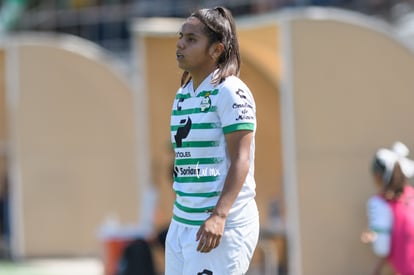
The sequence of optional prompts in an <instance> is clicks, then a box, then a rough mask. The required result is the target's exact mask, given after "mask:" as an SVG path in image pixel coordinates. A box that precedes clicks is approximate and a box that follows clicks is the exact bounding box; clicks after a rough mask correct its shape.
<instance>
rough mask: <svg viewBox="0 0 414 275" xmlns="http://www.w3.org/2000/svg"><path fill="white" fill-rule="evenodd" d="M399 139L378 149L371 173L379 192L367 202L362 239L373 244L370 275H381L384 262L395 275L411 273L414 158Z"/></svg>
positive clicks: (413, 259) (413, 258)
mask: <svg viewBox="0 0 414 275" xmlns="http://www.w3.org/2000/svg"><path fill="white" fill-rule="evenodd" d="M408 154H409V150H408V148H407V146H405V145H404V144H403V143H401V142H396V143H395V144H394V145H393V147H392V149H386V148H381V149H379V150H378V151H377V152H376V154H375V157H374V160H373V164H372V174H373V178H374V183H375V185H376V187H377V188H378V193H377V194H376V195H374V196H372V197H371V198H370V199H369V200H368V202H367V217H368V225H369V231H367V232H364V233H363V234H362V236H361V238H362V241H363V242H366V243H368V242H369V243H372V248H373V251H374V253H375V255H376V256H378V260H377V262H376V263H375V264H374V266H373V270H372V273H371V274H372V275H379V274H381V270H382V269H383V267H384V266H385V264H386V263H388V265H389V266H390V267H391V268H392V269H393V270H394V272H395V274H398V275H414V188H413V187H412V186H411V185H410V184H409V182H408V180H407V178H410V177H412V176H413V175H414V161H412V160H410V159H408V158H407V156H408Z"/></svg>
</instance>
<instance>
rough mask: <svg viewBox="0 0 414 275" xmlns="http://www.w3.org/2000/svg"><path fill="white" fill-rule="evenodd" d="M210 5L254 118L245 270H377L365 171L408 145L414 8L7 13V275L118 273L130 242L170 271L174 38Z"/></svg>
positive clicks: (111, 8)
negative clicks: (254, 237)
mask: <svg viewBox="0 0 414 275" xmlns="http://www.w3.org/2000/svg"><path fill="white" fill-rule="evenodd" d="M216 5H224V6H226V7H228V8H229V9H230V10H231V11H232V12H233V14H234V16H235V17H236V22H237V25H238V31H239V37H240V38H239V41H240V47H241V54H242V63H243V65H242V72H241V78H242V79H243V80H244V81H245V82H246V83H247V84H248V86H249V87H250V88H251V89H252V91H253V93H254V95H255V98H256V101H257V106H258V125H259V127H258V132H257V156H256V179H257V185H258V188H257V201H258V205H259V210H260V216H261V225H262V231H261V236H260V241H259V245H258V248H257V250H256V253H255V256H254V259H253V261H252V265H251V270H250V271H249V274H251V275H254V274H264V275H269V274H273V275H274V274H282V275H283V274H285V275H286V274H290V275H296V274H298V275H300V274H309V275H314V274H334V275H341V274H343V275H349V274H367V273H368V270H369V269H370V267H371V265H372V263H373V260H374V257H373V254H372V252H371V250H370V248H369V247H368V246H365V245H363V244H362V243H361V242H360V240H359V235H360V233H361V232H362V230H364V229H365V227H366V221H365V202H366V200H367V198H368V197H369V196H370V195H371V194H373V193H374V192H375V190H374V188H373V184H371V182H372V180H371V178H370V173H369V165H370V161H371V159H372V156H373V153H374V152H375V150H376V149H377V148H378V147H384V146H385V147H387V146H390V145H391V143H392V142H394V141H396V140H401V141H403V142H405V143H406V144H407V145H408V147H409V148H414V131H413V130H412V129H411V127H410V125H411V117H413V116H414V108H413V107H412V102H414V78H413V77H412V72H413V71H414V50H413V49H414V46H413V45H414V1H381V0H370V1H368V0H367V1H346V0H342V1H341V0H332V1H328V0H326V1H323V0H320V1H274V0H228V1H220V0H211V1H194V0H148V1H147V0H138V1H132V0H131V1H113V0H107V1H93V0H90V1H88V0H84V1H82V0H73V1H69V0H67V1H65V0H55V1H48V0H44V1H30V0H9V1H0V41H1V43H0V178H1V179H2V180H1V181H0V207H1V209H0V213H1V214H0V232H1V237H0V275H2V274H5V275H6V274H7V275H17V274H24V275H35V274H36V275H52V274H53V275H65V274H71V275H76V274H79V275H81V274H82V275H83V274H85V275H86V274H88V275H98V274H99V275H103V274H105V275H115V273H114V272H115V270H116V268H117V267H118V265H119V264H120V261H121V257H123V255H124V252H125V248H126V247H127V246H129V245H130V244H131V243H133V241H136V240H142V241H143V242H145V244H146V245H147V248H148V251H147V252H148V253H150V255H151V257H152V259H153V261H154V266H155V269H156V273H157V274H163V247H162V242H163V234H164V233H165V230H166V226H167V225H168V222H169V219H170V218H171V207H172V204H173V201H174V195H173V194H172V191H171V186H170V185H171V172H172V171H171V163H172V159H173V155H172V151H171V148H170V144H169V113H170V110H171V106H170V105H171V102H172V100H173V98H174V95H175V91H176V88H177V87H178V85H179V79H180V76H181V72H180V70H179V69H178V68H176V62H175V41H176V32H177V31H178V29H179V26H180V24H181V22H182V18H185V17H186V16H188V15H189V14H190V12H192V11H193V10H195V9H197V8H199V7H213V6H216ZM160 79H161V80H160Z"/></svg>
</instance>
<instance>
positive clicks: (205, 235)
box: [196, 214, 226, 253]
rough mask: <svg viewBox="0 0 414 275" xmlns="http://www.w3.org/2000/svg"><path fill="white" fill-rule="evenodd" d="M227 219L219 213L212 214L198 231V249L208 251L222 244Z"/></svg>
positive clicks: (203, 251)
mask: <svg viewBox="0 0 414 275" xmlns="http://www.w3.org/2000/svg"><path fill="white" fill-rule="evenodd" d="M225 223H226V219H225V218H224V217H220V216H218V215H214V214H213V215H211V216H210V217H209V218H208V219H207V220H206V221H205V222H204V223H203V224H202V225H201V226H200V229H199V230H198V232H197V238H196V241H198V246H197V251H199V252H201V253H208V252H210V251H211V250H213V249H214V248H216V247H217V246H219V244H220V240H221V237H222V236H223V232H224V225H225Z"/></svg>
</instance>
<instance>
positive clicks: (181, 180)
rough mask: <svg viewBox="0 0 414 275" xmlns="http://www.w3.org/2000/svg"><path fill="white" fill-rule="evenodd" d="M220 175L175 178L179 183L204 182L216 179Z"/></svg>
mask: <svg viewBox="0 0 414 275" xmlns="http://www.w3.org/2000/svg"><path fill="white" fill-rule="evenodd" d="M218 178H219V176H207V177H201V176H200V177H176V178H174V179H175V181H176V182H178V183H203V182H213V181H216V180H217V179H218Z"/></svg>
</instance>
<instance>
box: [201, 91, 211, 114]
mask: <svg viewBox="0 0 414 275" xmlns="http://www.w3.org/2000/svg"><path fill="white" fill-rule="evenodd" d="M210 107H211V99H210V93H207V94H206V95H205V96H204V97H203V99H202V100H201V103H200V109H201V111H202V112H207V111H208V110H209V109H210Z"/></svg>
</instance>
